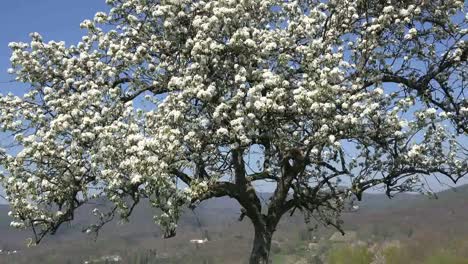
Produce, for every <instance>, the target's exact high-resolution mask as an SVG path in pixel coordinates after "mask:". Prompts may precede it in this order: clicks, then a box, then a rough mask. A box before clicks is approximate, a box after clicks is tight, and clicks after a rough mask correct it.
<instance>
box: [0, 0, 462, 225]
mask: <svg viewBox="0 0 468 264" xmlns="http://www.w3.org/2000/svg"><path fill="white" fill-rule="evenodd" d="M106 2H107V3H108V4H109V5H111V11H110V12H109V13H108V14H106V13H103V12H99V13H97V14H96V15H95V17H94V19H92V20H85V21H83V23H81V27H83V28H85V29H86V30H87V35H86V36H84V37H83V38H82V40H81V41H80V42H79V43H77V44H76V45H72V46H66V45H65V43H63V42H53V41H51V42H47V43H46V42H44V41H43V39H42V37H41V36H40V35H39V34H37V33H34V34H31V38H32V40H31V43H29V44H26V43H10V45H9V47H10V48H11V49H12V56H11V63H12V68H11V69H10V70H9V73H11V74H13V75H14V76H15V78H16V80H17V81H19V82H25V83H29V84H30V85H31V89H30V90H29V91H28V92H27V93H26V94H25V95H24V96H14V95H12V94H10V95H1V96H0V129H1V130H4V131H7V132H8V133H11V135H16V136H15V137H12V138H11V140H13V141H15V143H16V144H17V145H19V146H20V151H19V152H18V153H17V154H14V152H0V165H1V166H2V167H3V168H4V169H5V172H4V173H3V174H0V175H1V177H0V180H1V184H2V185H3V186H4V187H5V188H6V192H7V195H8V198H9V202H10V205H11V206H12V210H13V213H12V217H14V218H15V220H16V222H14V224H13V225H14V226H17V227H23V226H31V225H35V226H37V227H38V228H41V229H42V230H46V231H47V230H50V228H52V227H55V226H56V223H58V222H61V221H64V219H65V218H66V217H68V216H69V215H70V213H71V212H73V210H75V209H76V208H78V207H79V206H81V205H82V204H84V203H86V202H88V201H89V200H91V199H95V198H97V197H106V198H108V199H109V200H110V201H112V202H113V203H114V204H115V205H116V206H117V208H118V210H117V211H118V212H119V213H120V215H121V216H122V217H126V213H128V212H130V209H129V208H131V204H129V201H131V200H138V199H139V198H141V197H146V198H149V199H150V201H151V203H152V205H154V206H155V207H158V208H160V209H162V213H161V214H160V215H157V216H156V221H157V222H158V223H160V224H161V225H163V226H164V227H166V228H167V229H168V230H172V229H173V228H175V226H176V221H177V219H178V217H179V211H180V207H181V206H182V205H183V204H184V203H185V202H187V201H189V200H190V199H191V198H193V197H200V196H202V194H203V193H209V192H210V188H211V186H215V184H212V183H215V182H216V181H218V180H225V179H228V178H230V177H229V176H232V175H231V174H232V171H231V168H232V166H229V161H230V159H231V157H232V156H231V155H232V150H242V151H245V153H244V155H245V157H246V158H245V159H246V160H247V159H249V158H247V157H250V154H252V155H254V154H255V155H257V156H258V155H259V154H258V153H259V152H260V153H261V154H260V155H263V156H262V157H261V158H259V160H261V161H263V162H264V163H267V162H266V160H267V161H268V162H269V164H267V165H268V166H269V167H268V168H266V166H267V165H264V169H265V170H267V169H268V172H272V173H276V172H280V171H281V169H280V168H281V166H282V165H281V158H280V156H281V155H280V154H284V153H287V152H288V151H289V150H291V149H301V150H304V152H305V153H308V154H310V159H311V161H310V162H311V163H312V165H313V166H311V167H310V168H309V167H307V169H314V168H316V167H314V166H321V164H324V163H326V162H329V163H330V164H342V165H343V166H347V168H346V171H348V172H351V171H353V172H354V171H357V170H358V167H359V166H360V164H361V167H362V166H364V165H367V166H369V167H371V169H368V170H366V171H365V173H363V174H361V175H360V177H361V180H362V178H363V177H364V178H366V179H368V178H372V177H373V176H374V175H375V172H376V171H380V172H382V174H388V175H391V173H392V172H393V170H395V169H396V168H397V167H398V166H401V167H404V166H406V165H407V163H409V164H408V166H414V167H417V166H421V164H424V166H426V169H434V170H435V169H441V168H442V167H444V166H449V165H450V169H451V171H452V172H453V173H460V172H463V171H466V167H467V165H466V162H464V160H463V157H461V158H460V155H459V150H458V149H457V146H456V144H450V149H449V150H447V148H443V147H442V145H443V144H440V146H439V145H438V143H437V142H442V141H447V140H449V138H450V136H449V135H448V132H447V131H448V130H444V129H443V128H442V126H439V125H440V124H443V123H444V122H446V121H444V120H446V119H449V118H451V117H452V116H453V113H455V111H458V112H461V113H464V114H465V116H466V113H467V112H468V111H466V109H467V108H466V107H460V108H453V109H452V110H450V109H449V110H448V111H440V114H439V115H437V112H438V111H439V110H440V109H436V108H432V106H430V107H426V106H425V104H422V103H420V104H418V103H415V102H414V98H413V97H411V96H412V93H411V92H410V93H406V94H404V95H402V93H398V92H392V91H391V90H392V89H389V88H388V87H387V86H385V85H382V83H381V81H380V80H384V79H385V77H386V76H383V73H387V72H391V71H393V70H394V71H395V72H402V73H405V74H406V73H409V74H408V76H409V77H408V81H407V82H406V83H411V82H412V81H414V80H416V79H417V78H416V77H420V76H418V74H420V72H421V69H420V65H423V63H421V60H423V59H424V58H426V57H427V58H430V57H431V56H433V60H434V61H439V60H440V58H438V57H437V56H438V55H437V54H439V53H440V52H435V51H434V53H431V50H437V49H439V48H441V47H439V46H437V48H435V46H431V44H428V43H419V44H420V46H421V47H422V48H423V49H424V51H427V54H426V55H424V56H423V55H421V53H420V52H416V49H415V48H414V45H415V46H417V45H416V44H417V41H419V40H420V37H421V36H423V35H424V34H426V35H427V34H433V35H431V37H427V36H426V39H432V40H434V41H433V42H434V43H435V42H436V41H442V40H443V39H445V38H447V37H448V36H447V35H446V33H444V32H442V31H434V32H426V31H424V30H423V28H422V27H420V26H416V27H412V28H408V25H409V24H411V23H410V22H411V21H413V20H414V19H419V18H420V17H421V16H423V15H425V14H426V13H428V12H431V11H430V10H429V11H428V10H425V11H424V10H422V8H425V7H422V6H418V5H407V4H404V3H401V4H395V5H386V6H382V8H381V10H369V12H368V13H366V12H364V11H363V10H362V8H363V7H362V3H361V2H362V1H352V0H343V1H319V2H321V3H320V4H311V1H303V0H292V1H280V0H242V1H233V0H229V1H228V0H220V1H191V0H177V1H156V0H145V1H141V0H119V1H116V0H107V1H106ZM312 2H313V1H312ZM384 2H385V1H384ZM393 2H395V1H393ZM396 2H398V1H396ZM410 2H411V1H410ZM443 2H444V3H443V4H441V6H439V8H440V12H439V15H438V18H437V21H443V22H444V23H451V22H448V21H449V15H448V14H449V13H450V12H451V11H450V12H449V10H452V9H453V10H456V9H457V8H458V9H459V8H460V3H459V2H460V1H443ZM427 8H429V7H427ZM380 11H381V12H380ZM423 11H424V12H423ZM433 12H434V13H435V11H433ZM332 14H333V15H332ZM418 23H419V22H418ZM418 23H413V24H418ZM100 24H104V25H106V26H105V27H102V28H100V27H99V25H100ZM452 28H453V30H454V31H456V30H458V27H455V26H453V27H452V26H450V27H447V29H450V30H452ZM460 30H461V29H460ZM451 34H458V33H457V32H452V33H451ZM460 39H461V38H460ZM443 43H451V42H450V41H447V42H443ZM434 45H436V44H434ZM454 45H456V47H459V50H457V51H454V55H453V56H455V57H459V61H461V60H462V57H463V56H465V57H466V55H464V52H466V49H464V48H463V47H466V45H465V46H463V45H462V44H461V43H455V44H454ZM396 51H398V52H400V53H394V52H396ZM404 56H405V59H404V60H402V61H403V62H400V61H398V60H395V59H396V58H403V57H404ZM423 57H424V58H423ZM414 61H417V62H416V63H412V62H414ZM414 64H416V65H418V66H414ZM412 65H413V66H412ZM398 67H400V68H398ZM411 67H415V68H416V69H415V68H411ZM457 67H458V66H457ZM465 73H466V72H465ZM465 76H466V74H465ZM438 77H440V78H443V75H442V74H439V75H438ZM373 80H377V81H375V82H374V83H371V84H369V82H371V81H373ZM445 83H446V82H445ZM406 85H407V84H406ZM418 93H419V91H418ZM425 96H427V95H425ZM402 97H403V98H402ZM144 98H146V99H147V101H148V102H149V105H150V106H149V107H146V103H145V104H144V105H145V106H144V107H143V106H142V105H143V104H142V103H141V102H142V101H143V100H145V99H144ZM426 98H427V97H426ZM134 102H135V103H134ZM137 102H138V103H137ZM425 102H426V101H425ZM444 103H445V102H444ZM138 107H140V108H141V109H137V108H138ZM414 108H416V110H415V109H414ZM446 112H448V113H446ZM408 116H409V117H408ZM434 127H436V128H434ZM418 131H423V132H418ZM417 133H423V134H424V133H426V134H424V135H422V136H421V138H422V139H421V140H420V142H418V144H412V145H411V144H410V145H409V146H412V147H409V146H408V145H407V143H408V141H410V140H411V138H412V136H414V135H415V134H417ZM253 146H255V147H253ZM260 146H263V152H262V151H258V148H260ZM351 147H356V149H357V150H351V151H350V148H351ZM255 149H257V151H256V152H255V151H254V150H255ZM345 152H350V154H349V155H348V156H347V155H345V154H343V153H345ZM7 153H8V154H7ZM350 155H353V156H356V157H355V158H354V159H348V157H349V156H350ZM340 157H341V158H342V160H340ZM431 158H432V159H431ZM465 158H466V157H465ZM465 161H466V159H465ZM392 162H394V163H392ZM226 164H228V165H226ZM398 169H401V168H400V167H398ZM174 171H180V172H184V173H187V175H188V176H190V177H192V179H193V181H192V183H190V182H189V183H187V182H185V184H186V185H187V190H185V191H184V190H182V188H181V184H180V180H181V179H182V178H183V177H180V176H179V177H178V176H177V175H176V174H175V173H174ZM325 171H327V168H320V169H317V170H315V171H314V172H308V173H304V175H305V176H304V177H310V178H314V177H317V178H320V177H322V176H323V177H325V176H326V175H323V174H324V173H326V172H325ZM277 176H278V177H281V176H282V175H277ZM182 180H184V179H182ZM185 181H186V179H185ZM307 182H313V180H310V181H307ZM361 182H365V181H361ZM96 190H97V191H96ZM56 208H61V209H60V212H57V211H56V210H55V209H56ZM54 210H55V211H54ZM65 220H66V219H65Z"/></svg>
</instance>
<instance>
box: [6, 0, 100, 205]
mask: <svg viewBox="0 0 468 264" xmlns="http://www.w3.org/2000/svg"><path fill="white" fill-rule="evenodd" d="M107 10H108V8H107V5H106V4H105V0H0V93H3V94H6V93H8V92H13V93H15V94H18V95H21V94H23V93H24V89H21V85H20V84H18V83H11V82H10V81H11V80H12V78H13V76H11V75H9V74H8V73H7V70H8V68H10V55H11V51H10V49H9V48H8V43H10V42H18V41H22V42H29V41H30V38H29V33H31V32H38V33H40V34H41V35H42V36H43V37H44V40H47V41H49V40H57V41H61V40H63V41H65V42H66V43H67V45H72V44H76V42H78V41H79V40H80V39H81V36H83V34H84V33H85V32H84V31H83V30H81V29H80V23H81V22H82V21H83V20H85V19H90V18H93V17H94V14H96V12H99V11H107ZM23 86H24V85H23ZM0 140H4V138H3V137H1V135H0ZM0 143H1V142H0ZM0 145H1V144H0ZM1 194H2V190H1V187H0V195H1ZM3 202H4V201H3V200H2V199H1V198H0V204H1V203H3Z"/></svg>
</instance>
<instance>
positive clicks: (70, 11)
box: [0, 0, 468, 203]
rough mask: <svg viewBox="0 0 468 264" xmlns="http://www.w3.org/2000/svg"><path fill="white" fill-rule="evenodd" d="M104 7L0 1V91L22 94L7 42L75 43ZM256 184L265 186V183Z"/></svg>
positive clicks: (68, 0) (90, 0)
mask: <svg viewBox="0 0 468 264" xmlns="http://www.w3.org/2000/svg"><path fill="white" fill-rule="evenodd" d="M107 10H108V6H107V5H106V4H105V0H0V93H4V94H5V93H8V92H13V93H15V94H18V95H21V94H23V93H24V89H21V87H22V85H21V84H18V83H12V82H10V81H11V80H12V78H13V76H11V75H9V74H7V70H8V68H9V67H10V61H9V59H10V55H11V52H10V49H9V48H8V43H10V42H17V41H22V42H29V41H30V38H29V33H31V32H38V33H40V34H41V35H42V36H43V38H44V40H45V41H49V40H57V41H65V42H66V43H67V45H72V44H76V43H77V42H78V41H79V40H80V39H81V36H83V34H84V33H85V31H83V30H81V29H80V27H79V24H80V23H81V22H82V21H83V20H85V19H91V18H93V17H94V14H95V13H96V12H98V11H107ZM23 86H24V85H23ZM3 139H4V138H3ZM0 140H2V137H1V135H0ZM0 145H1V144H0ZM467 182H468V181H463V182H462V183H467ZM260 185H263V186H262V187H263V189H268V187H267V186H268V184H266V183H261V184H260ZM432 185H433V187H434V189H435V190H440V189H443V188H444V187H441V186H440V185H438V184H437V183H435V184H432ZM0 194H1V188H0ZM0 203H2V199H0Z"/></svg>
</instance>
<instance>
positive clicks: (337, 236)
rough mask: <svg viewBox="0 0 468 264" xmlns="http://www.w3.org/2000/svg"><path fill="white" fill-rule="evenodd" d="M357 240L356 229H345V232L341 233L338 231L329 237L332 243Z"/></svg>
mask: <svg viewBox="0 0 468 264" xmlns="http://www.w3.org/2000/svg"><path fill="white" fill-rule="evenodd" d="M356 240H357V233H356V231H345V234H344V235H342V234H341V233H340V232H335V233H334V234H333V235H332V236H331V237H330V242H334V243H351V242H353V241H356Z"/></svg>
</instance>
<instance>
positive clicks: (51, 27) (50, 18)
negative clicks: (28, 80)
mask: <svg viewBox="0 0 468 264" xmlns="http://www.w3.org/2000/svg"><path fill="white" fill-rule="evenodd" d="M106 10H108V8H107V5H106V4H105V0H1V1H0V93H7V92H10V91H11V92H13V91H14V90H15V89H17V88H18V84H12V83H5V82H8V81H10V80H11V79H12V76H11V75H9V74H7V69H8V68H9V67H10V55H11V52H10V49H9V48H8V43H10V42H12V41H14V42H17V41H23V42H29V40H30V38H29V33H31V32H38V33H40V34H41V35H42V36H43V37H44V39H45V40H47V41H48V40H57V41H61V40H63V41H65V42H66V43H67V44H68V45H71V44H75V43H76V42H78V41H79V40H80V39H81V36H82V35H83V34H84V33H85V32H84V31H83V30H81V29H80V23H81V22H82V21H83V20H85V19H90V18H93V17H94V14H95V13H96V12H98V11H106Z"/></svg>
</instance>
